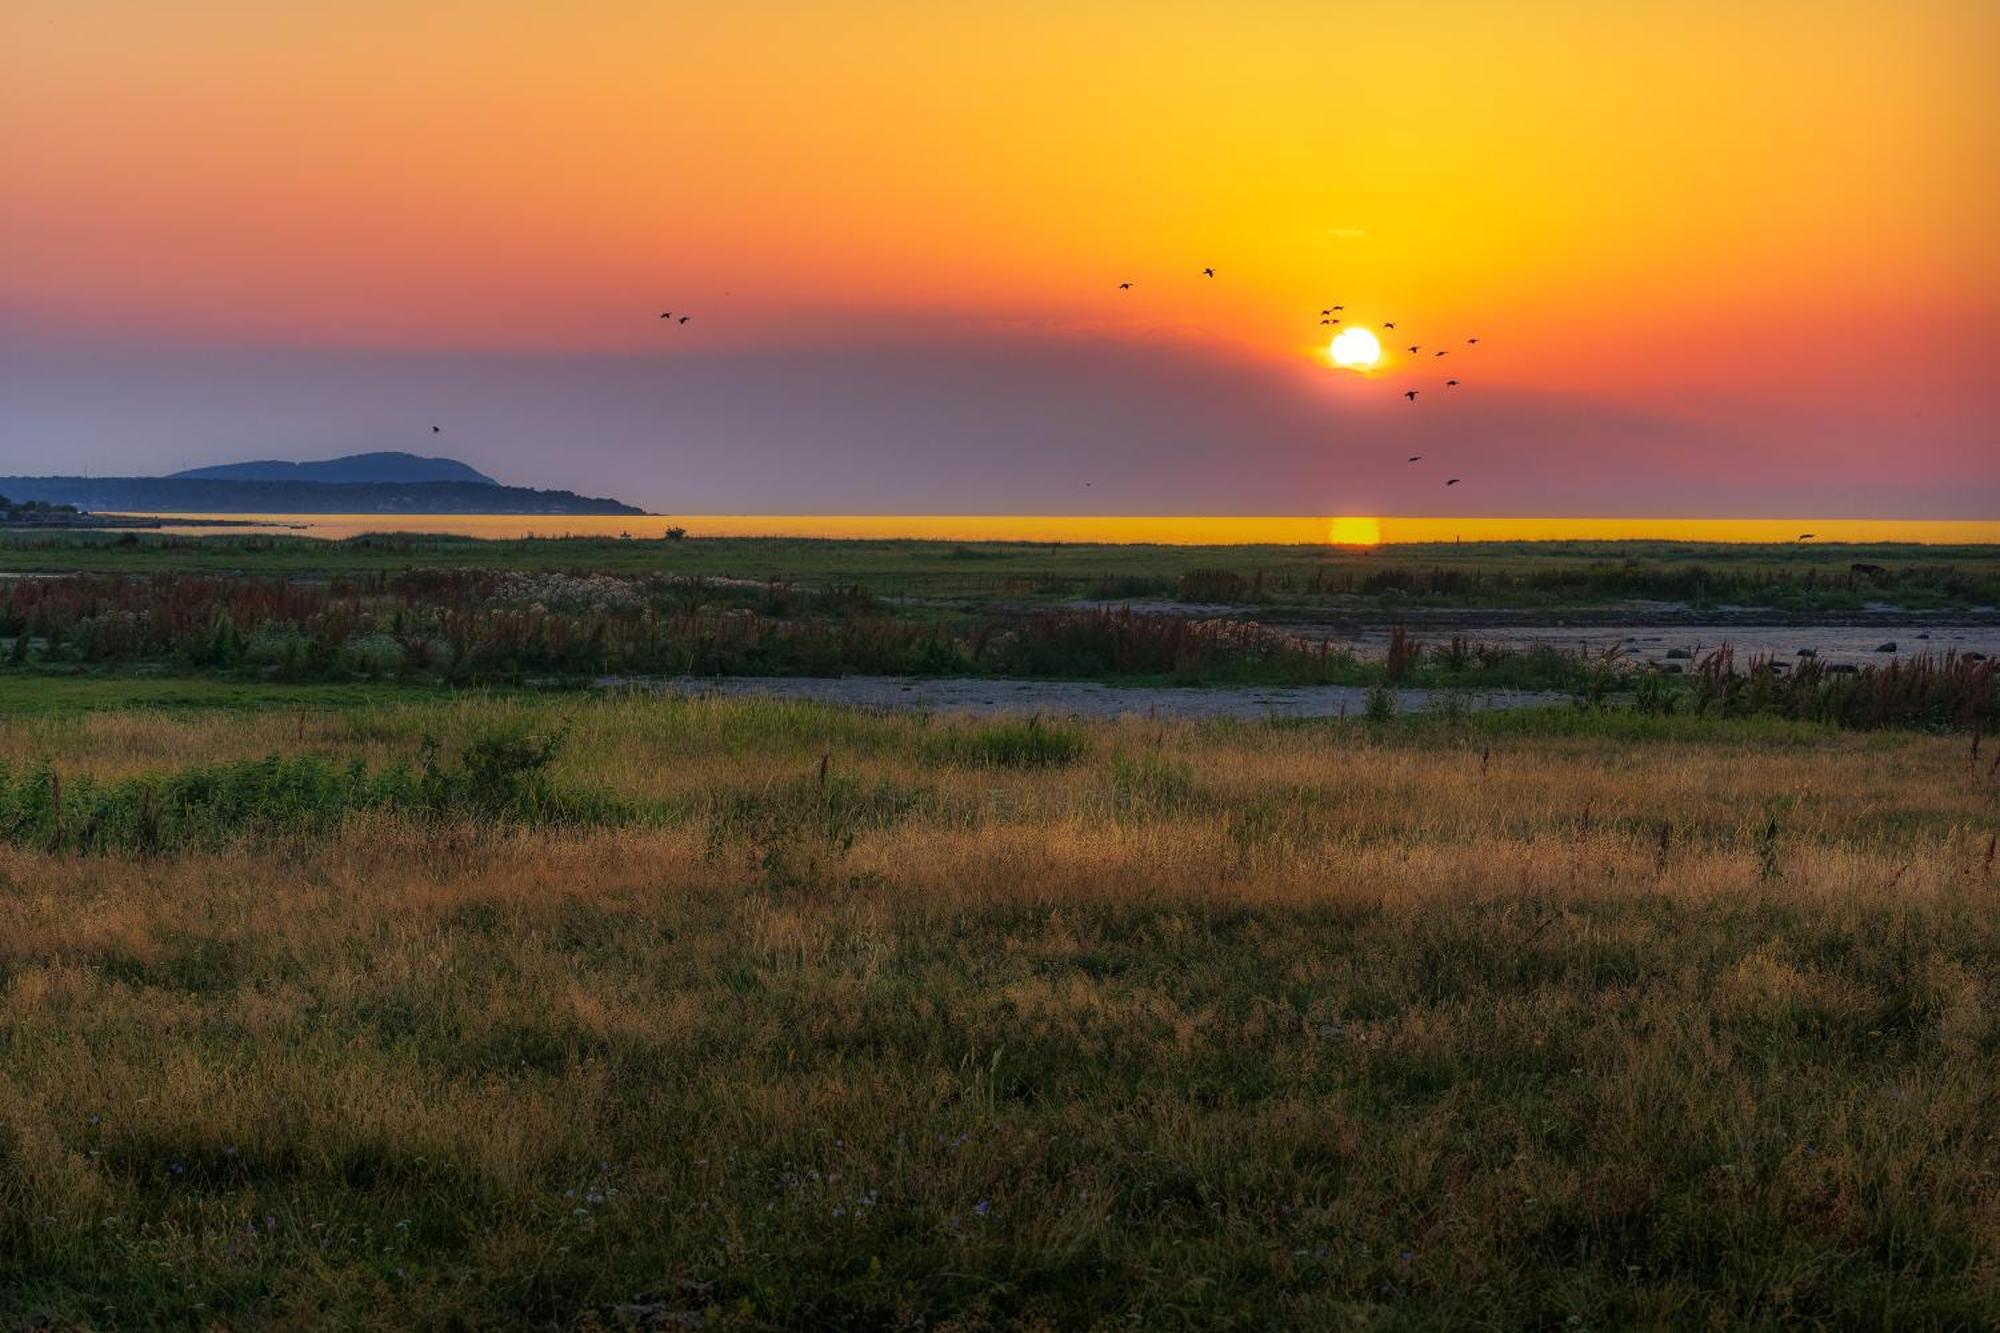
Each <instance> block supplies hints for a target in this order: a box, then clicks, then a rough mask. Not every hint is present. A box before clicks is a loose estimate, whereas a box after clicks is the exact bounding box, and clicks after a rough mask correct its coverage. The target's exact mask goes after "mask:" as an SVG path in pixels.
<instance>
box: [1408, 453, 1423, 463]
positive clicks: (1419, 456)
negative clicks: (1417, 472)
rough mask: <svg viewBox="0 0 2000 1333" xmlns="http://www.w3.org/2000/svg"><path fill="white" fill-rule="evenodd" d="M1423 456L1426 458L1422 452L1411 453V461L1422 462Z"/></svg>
mask: <svg viewBox="0 0 2000 1333" xmlns="http://www.w3.org/2000/svg"><path fill="white" fill-rule="evenodd" d="M1423 458H1424V456H1423V455H1422V454H1411V455H1410V461H1411V462H1412V463H1421V462H1422V461H1423Z"/></svg>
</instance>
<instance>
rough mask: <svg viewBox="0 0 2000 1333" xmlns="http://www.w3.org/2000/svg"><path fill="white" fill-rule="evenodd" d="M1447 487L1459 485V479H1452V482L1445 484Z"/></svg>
mask: <svg viewBox="0 0 2000 1333" xmlns="http://www.w3.org/2000/svg"><path fill="white" fill-rule="evenodd" d="M1445 485H1447V486H1456V485H1458V478H1457V477H1453V478H1452V479H1451V480H1450V481H1448V482H1446V483H1445Z"/></svg>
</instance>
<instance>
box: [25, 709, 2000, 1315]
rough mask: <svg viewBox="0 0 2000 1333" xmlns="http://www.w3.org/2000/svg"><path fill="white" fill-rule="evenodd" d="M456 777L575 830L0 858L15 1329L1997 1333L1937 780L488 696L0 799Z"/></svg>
mask: <svg viewBox="0 0 2000 1333" xmlns="http://www.w3.org/2000/svg"><path fill="white" fill-rule="evenodd" d="M1045 729H1046V734H1044V730H1045ZM496 730H498V731H500V732H510V733H512V734H533V735H542V736H547V735H554V734H558V733H559V734H561V736H562V737H563V739H562V741H561V743H560V746H559V747H558V748H557V749H556V750H554V751H553V753H552V754H551V755H550V761H549V762H548V763H547V764H546V765H545V766H535V767H532V771H533V772H534V773H535V774H537V775H538V776H537V777H536V778H535V781H537V782H546V783H547V784H548V790H549V791H550V792H553V793H556V794H558V795H561V794H570V793H577V792H584V791H589V792H597V793H602V794H606V795H607V796H608V797H610V798H613V800H614V802H615V808H614V807H610V806H608V807H604V809H605V810H609V811H610V812H611V813H609V814H607V815H606V817H604V818H598V819H593V820H554V821H550V820H538V819H524V817H523V814H522V811H521V809H520V808H519V807H518V806H514V805H510V804H509V803H507V802H504V801H493V802H483V801H478V800H469V801H465V802H460V803H459V804H457V805H455V806H447V807H446V808H442V809H435V810H415V809H400V808H394V807H393V806H390V807H384V806H382V805H380V804H379V803H378V804H374V805H366V804H364V805H360V806H357V807H356V808H352V809H345V808H344V809H342V810H341V811H340V812H339V815H338V817H337V818H335V819H332V820H330V821H327V822H324V823H321V822H308V823H306V824H303V825H292V826H286V827H279V828H274V827H271V826H269V825H268V823H267V824H263V825H256V824H253V823H250V822H246V823H244V824H243V826H242V827H240V828H239V829H238V830H237V834H238V836H236V837H234V838H230V837H226V836H225V837H221V838H217V839H203V840H200V841H199V843H198V845H196V844H190V845H187V846H185V847H163V848H155V849H152V850H150V851H146V852H122V851H119V850H117V849H116V848H112V849H109V850H105V851H100V852H98V853H96V854H92V855H89V856H77V855H74V854H68V853H64V854H51V853H49V852H48V851H46V850H42V849H41V848H39V847H36V846H34V845H30V844H26V843H23V842H21V841H19V840H16V841H14V842H11V843H5V844H0V1316H4V1317H6V1318H9V1319H14V1320H29V1319H34V1318H37V1317H41V1318H47V1319H51V1320H54V1321H55V1322H57V1323H63V1322H76V1323H88V1324H95V1325H114V1324H115V1325H121V1326H135V1325H149V1324H155V1323H173V1324H226V1325H228V1326H231V1327H239V1328H245V1327H259V1326H269V1327H278V1326H293V1325H297V1324H300V1323H329V1322H331V1323H340V1324H346V1325H354V1326H363V1327H369V1326H373V1327H383V1328H393V1327H409V1326H413V1325H427V1326H436V1325H440V1324H452V1323H458V1324H461V1325H466V1326H481V1325H490V1324H496V1323H534V1324H540V1325H545V1326H554V1327H603V1326H616V1325H619V1324H624V1325H625V1326H637V1327H658V1328H670V1327H683V1326H694V1325H695V1324H697V1323H698V1324H699V1325H700V1326H705V1327H706V1326H715V1327H745V1328H748V1327H772V1326H777V1327H800V1328H804V1327H814V1328H821V1327H856V1328H861V1327H868V1328H874V1327H884V1326H888V1327H911V1328H914V1327H918V1326H924V1327H939V1326H942V1325H945V1324H947V1323H951V1324H952V1326H955V1327H959V1328H967V1329H972V1328H982V1327H1004V1326H1010V1325H1018V1324H1026V1325H1029V1326H1046V1327H1076V1326H1093V1325H1095V1326H1113V1325H1115V1326H1126V1325H1137V1326H1143V1327H1158V1326H1162V1325H1166V1326H1175V1325H1200V1326H1236V1327H1245V1328H1268V1327H1275V1326H1291V1327H1324V1326H1329V1325H1333V1324H1341V1323H1348V1322H1361V1323H1369V1324H1377V1325H1383V1326H1391V1327H1450V1326H1464V1325H1466V1324H1473V1323H1481V1322H1484V1323H1489V1324H1495V1325H1501V1326H1571V1327H1574V1326H1583V1327H1605V1328H1609V1327H1628V1326H1634V1325H1654V1326H1686V1325H1689V1324H1708V1325H1738V1324H1747V1325H1772V1326H1775V1325H1780V1324H1783V1325H1821V1326H1829V1325H1831V1326H1853V1325H1857V1324H1863V1323H1866V1324H1876V1323H1881V1322H1884V1321H1885V1319H1889V1318H1891V1317H1893V1319H1894V1322H1896V1323H1898V1324H1900V1325H1904V1326H1912V1327H1926V1326H1929V1327H1953V1326H1957V1327H1969V1326H1974V1325H1977V1324H1979V1323H1980V1322H1982V1321H1983V1319H1984V1318H1985V1315H1986V1314H1987V1313H1988V1312H1990V1310H1991V1309H1992V1308H1994V1304H1995V1302H1996V1301H2000V1182H1996V1180H1995V1177H1994V1174H1993V1169H1992V1168H1993V1162H1994V1161H1995V1160H1996V1150H2000V1142H1996V1138H1995V1131H1994V1130H1993V1128H1992V1127H1993V1125H1994V1124H1995V1123H2000V1074H1996V1072H1995V1070H1996V1068H2000V1066H1996V1063H1995V1057H1996V1056H2000V1027H1996V1024H1995V1022H1994V1019H1993V1014H1994V1012H1995V1006H1996V1003H2000V914H1996V913H1995V912H1994V910H1993V903H1994V902H1995V901H1996V894H2000V867H1996V866H1995V864H1994V854H1993V851H1992V847H1993V843H1992V841H1991V835H1992V831H1993V830H1994V828H1995V826H1996V819H2000V795H1996V793H2000V784H1997V783H1996V779H1995V778H1994V776H1993V774H1992V772H1991V771H1990V769H1989V767H1988V760H1989V758H1990V756H1985V755H1982V756H1981V758H1980V762H1979V763H1978V764H1976V765H1975V764H1974V763H1972V762H1970V747H1969V744H1968V742H1967V741H1966V740H1965V739H1963V738H1959V739H1948V738H1943V737H1932V736H1922V735H1911V734H1903V733H1866V734H1861V733H1852V732H1837V731H1832V730H1828V729H1825V728H1822V727H1817V726H1812V725H1806V724H1800V723H1796V722H1784V721H1778V720H1774V719H1765V718H1755V719H1748V720H1742V721H1731V720H1723V719H1716V718H1692V717H1685V716H1644V715H1639V714H1636V713H1628V714H1619V715H1609V716H1607V715H1595V714H1584V713H1574V712H1564V713H1552V714H1534V715H1521V716H1495V717H1481V718H1472V719H1453V720H1447V721H1435V720H1434V721H1430V722H1423V723H1418V722H1414V721H1410V722H1398V723H1393V724H1381V725H1370V724H1367V723H1363V722H1360V721H1355V722H1350V723H1343V724H1312V725H1304V724H1292V725H1285V726H1269V725H1250V724H1213V725H1194V724H1185V723H1156V722H1141V721H1138V720H1129V721H1126V722H1121V723H1116V724H1101V725H1088V726H1086V725H1077V724H1062V725H1059V726H1052V725H1049V724H1037V725H1036V727H1034V728H1029V727H1028V725H1027V724H1026V723H1008V724H979V723H973V722H967V721H950V720H926V719H922V718H915V717H907V716H906V717H867V716H861V715H858V714H852V713H845V712H839V711H834V710H826V709H821V708H816V707H812V706H808V705H801V704H782V703H765V702H733V703H723V702H715V701H706V702H672V701H648V700H638V699H597V698H584V697H568V698H555V699H534V698H525V697H515V698H510V699H486V700H482V701H478V702H476V703H475V702H471V701H438V702H427V701H422V700H415V701H402V702H394V703H385V704H383V705H381V706H370V707H358V708H356V707H349V708H340V709H332V708H329V709H324V710H317V711H312V712H303V713H302V712H296V711H293V710H288V709H281V710H264V711H260V710H256V709H244V708H235V709H228V710H213V711H209V710H200V709H192V708H180V709H174V710H122V711H121V710H91V711H78V712H73V713H65V714H51V715H44V716H42V717H39V718H12V719H8V720H5V721H0V764H5V765H6V766H8V768H9V770H10V771H11V772H14V773H16V774H17V775H18V774H20V773H24V772H26V771H28V770H29V769H30V768H32V767H33V766H34V765H37V764H52V765H53V766H54V767H55V768H56V770H57V771H60V772H62V773H65V774H67V775H69V776H70V777H71V778H72V779H73V780H81V779H83V778H88V779H89V780H90V781H91V782H94V783H99V784H117V783H121V782H123V783H127V784H138V783H145V782H158V781H164V780H166V779H167V778H168V777H171V776H172V775H175V774H182V775H185V774H186V773H187V772H189V771H191V770H193V769H196V768H199V767H200V766H203V765H218V764H222V765H227V764H237V763H249V764H255V763H256V762H258V761H260V760H261V758H262V756H265V755H269V754H272V753H274V752H275V753H281V754H284V755H286V756H317V757H318V759H319V760H320V761H323V762H324V763H325V764H326V765H327V766H328V767H329V768H330V769H331V770H334V771H345V769H346V767H347V766H349V765H351V764H354V763H356V762H358V763H360V764H361V765H363V766H365V767H366V769H367V771H368V772H370V773H377V774H379V773H380V772H383V771H385V770H386V769H387V768H388V767H390V766H393V765H396V764H398V763H402V764H407V765H410V766H411V768H412V771H417V769H418V768H419V766H420V765H421V763H422V760H423V756H424V755H425V753H426V751H427V749H428V750H430V751H433V752H435V753H439V754H442V755H443V756H446V759H445V760H444V761H442V762H443V763H444V764H445V766H446V767H447V768H451V769H452V770H453V771H459V770H460V769H461V768H466V767H467V765H466V764H465V763H463V762H462V761H461V758H460V757H461V756H465V755H467V754H468V753H470V752H471V747H473V746H475V745H476V744H477V743H478V742H479V741H480V740H481V738H483V737H491V736H493V735H494V734H495V733H496ZM288 762H290V760H288ZM468 771H469V769H468ZM224 817H226V816H225V815H218V816H217V818H219V819H220V818H224ZM220 831H222V832H226V830H220ZM1890 1312H1893V1316H1892V1315H1891V1313H1890ZM954 1321H955V1322H954Z"/></svg>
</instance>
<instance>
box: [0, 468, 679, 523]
mask: <svg viewBox="0 0 2000 1333" xmlns="http://www.w3.org/2000/svg"><path fill="white" fill-rule="evenodd" d="M0 494H5V495H8V496H11V497H12V498H13V499H15V500H16V501H22V502H25V501H33V500H41V501H45V502H47V503H49V504H69V505H75V506H76V507H77V508H78V509H81V510H85V511H87V512H90V513H124V514H634V515H638V514H644V513H645V512H646V511H645V510H643V509H641V508H639V507H638V506H636V505H628V504H625V503H624V502H622V501H619V500H613V499H608V498H604V497H599V496H589V495H578V494H577V493H576V492H575V491H561V490H536V489H534V488H531V487H527V486H502V485H500V484H498V483H497V482H485V481H479V482H475V481H415V482H381V481H376V482H334V481H232V480H212V479H208V478H200V477H0Z"/></svg>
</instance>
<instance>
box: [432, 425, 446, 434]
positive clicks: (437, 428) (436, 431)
mask: <svg viewBox="0 0 2000 1333" xmlns="http://www.w3.org/2000/svg"><path fill="white" fill-rule="evenodd" d="M431 434H433V435H442V434H444V427H443V426H432V427H431Z"/></svg>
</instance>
